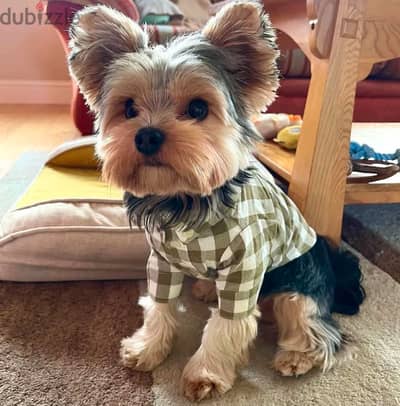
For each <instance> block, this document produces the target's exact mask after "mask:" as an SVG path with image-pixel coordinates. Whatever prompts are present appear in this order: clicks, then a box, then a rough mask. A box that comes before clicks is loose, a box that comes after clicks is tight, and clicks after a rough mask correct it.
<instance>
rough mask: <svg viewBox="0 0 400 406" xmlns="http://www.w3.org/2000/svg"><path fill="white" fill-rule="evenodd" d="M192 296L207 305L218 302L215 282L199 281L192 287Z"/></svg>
mask: <svg viewBox="0 0 400 406" xmlns="http://www.w3.org/2000/svg"><path fill="white" fill-rule="evenodd" d="M192 295H193V296H194V297H195V298H196V299H198V300H202V301H203V302H205V303H211V302H216V301H217V299H218V296H217V288H216V286H215V282H214V281H209V280H206V279H198V280H197V281H196V282H195V283H194V284H193V286H192Z"/></svg>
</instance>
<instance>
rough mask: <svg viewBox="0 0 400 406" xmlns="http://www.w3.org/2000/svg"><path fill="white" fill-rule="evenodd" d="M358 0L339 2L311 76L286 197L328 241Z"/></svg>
mask: <svg viewBox="0 0 400 406" xmlns="http://www.w3.org/2000/svg"><path fill="white" fill-rule="evenodd" d="M364 7H365V2H364V1H363V0H343V1H342V0H341V1H340V4H339V9H338V15H337V21H336V26H335V33H334V39H333V47H332V50H331V55H330V58H329V60H320V59H317V58H312V60H311V63H312V78H311V82H310V89H309V94H308V97H307V103H306V109H305V113H304V123H303V128H302V136H301V137H300V142H299V146H298V149H297V153H296V160H295V164H294V168H293V173H292V178H291V182H290V187H289V195H290V196H291V197H292V198H293V200H294V201H295V202H296V203H297V205H298V206H299V208H300V210H301V211H302V212H303V214H304V216H305V217H306V219H307V220H308V221H309V223H310V224H311V225H312V226H313V227H314V228H315V229H316V231H317V232H318V233H319V234H320V235H323V236H325V237H327V238H328V239H329V240H330V241H331V242H333V243H335V244H339V242H340V237H341V228H342V218H343V207H344V197H345V188H346V177H347V167H348V159H349V141H350V134H351V126H352V117H353V107H354V99H355V90H356V84H357V79H358V71H359V57H360V50H361V38H362V25H363V24H362V17H363V11H364Z"/></svg>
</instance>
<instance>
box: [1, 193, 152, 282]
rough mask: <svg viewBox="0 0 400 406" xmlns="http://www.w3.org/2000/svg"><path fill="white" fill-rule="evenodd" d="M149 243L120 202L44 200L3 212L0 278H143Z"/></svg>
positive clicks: (30, 279) (19, 279)
mask: <svg viewBox="0 0 400 406" xmlns="http://www.w3.org/2000/svg"><path fill="white" fill-rule="evenodd" d="M147 256H148V245H147V242H146V239H145V236H144V233H143V232H142V231H140V230H138V229H133V230H130V228H129V225H128V221H127V216H126V212H125V209H124V208H123V207H122V205H121V203H115V202H114V203H111V202H108V201H104V202H101V201H98V202H96V201H90V202H76V201H75V202H74V201H70V202H68V201H64V202H48V203H42V204H37V205H35V206H32V207H27V208H23V209H19V210H15V211H12V212H10V213H8V214H7V215H6V216H5V218H4V219H3V220H2V222H1V225H0V280H7V281H66V280H87V279H136V278H145V262H146V258H147Z"/></svg>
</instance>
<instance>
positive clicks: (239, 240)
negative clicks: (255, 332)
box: [216, 223, 270, 319]
mask: <svg viewBox="0 0 400 406" xmlns="http://www.w3.org/2000/svg"><path fill="white" fill-rule="evenodd" d="M268 245H269V243H268V241H266V239H265V237H264V233H263V227H262V224H260V223H255V224H253V225H250V226H247V227H246V228H244V229H243V230H241V231H240V233H239V234H238V235H237V236H236V237H235V238H234V239H233V240H232V243H231V244H230V245H229V246H228V247H227V249H226V250H225V252H224V253H223V254H222V256H221V259H220V265H219V267H218V277H217V280H216V286H217V291H218V308H219V313H220V315H221V316H222V317H224V318H227V319H240V318H243V317H246V316H248V315H249V314H251V313H252V311H253V310H254V308H255V307H256V304H257V300H258V295H259V292H260V289H261V285H262V281H263V277H264V273H265V271H266V269H267V268H268V266H269V264H270V247H269V246H268Z"/></svg>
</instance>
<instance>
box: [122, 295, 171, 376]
mask: <svg viewBox="0 0 400 406" xmlns="http://www.w3.org/2000/svg"><path fill="white" fill-rule="evenodd" d="M140 304H142V306H143V307H144V308H145V309H144V310H145V311H144V324H143V326H142V327H141V328H140V329H139V330H137V331H136V332H135V334H134V335H133V336H132V337H127V338H124V339H123V340H122V341H121V350H120V355H121V360H122V363H123V365H124V366H126V367H130V368H135V369H137V370H141V371H151V370H153V369H154V368H155V367H156V366H158V365H159V364H161V362H163V361H164V359H165V358H166V357H167V356H168V354H169V353H170V351H171V348H172V344H173V339H174V335H175V332H176V329H177V323H176V303H175V302H171V303H165V304H164V303H155V302H153V301H152V300H151V299H150V298H149V297H146V298H142V299H141V302H140Z"/></svg>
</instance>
